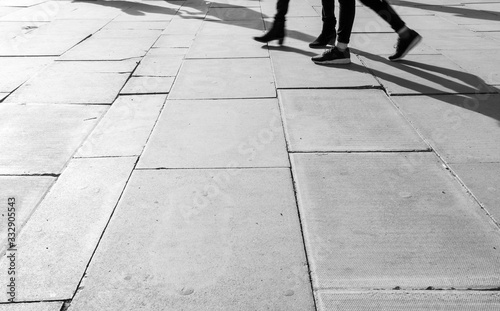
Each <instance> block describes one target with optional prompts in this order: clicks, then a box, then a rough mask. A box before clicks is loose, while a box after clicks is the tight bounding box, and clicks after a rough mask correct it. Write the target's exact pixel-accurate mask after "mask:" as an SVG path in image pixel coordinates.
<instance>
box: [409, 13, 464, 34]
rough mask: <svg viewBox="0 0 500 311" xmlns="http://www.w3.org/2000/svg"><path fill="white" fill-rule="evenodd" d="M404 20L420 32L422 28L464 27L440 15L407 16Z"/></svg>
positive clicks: (441, 29) (446, 28) (457, 29)
mask: <svg viewBox="0 0 500 311" xmlns="http://www.w3.org/2000/svg"><path fill="white" fill-rule="evenodd" d="M403 19H404V22H405V23H406V25H408V27H410V28H412V29H414V30H416V31H417V32H419V31H420V30H424V29H425V30H434V31H436V32H439V31H443V30H453V31H462V30H463V29H464V28H463V27H462V26H459V25H457V24H456V23H454V22H452V21H450V20H447V19H445V18H443V17H441V16H439V15H425V16H423V15H415V16H405V17H404V18H403Z"/></svg>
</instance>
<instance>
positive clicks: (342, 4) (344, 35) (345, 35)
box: [337, 0, 356, 44]
mask: <svg viewBox="0 0 500 311" xmlns="http://www.w3.org/2000/svg"><path fill="white" fill-rule="evenodd" d="M355 14H356V2H355V1H354V0H339V30H338V32H337V41H338V42H341V43H346V44H347V43H349V39H350V38H351V32H352V25H353V24H354V15H355Z"/></svg>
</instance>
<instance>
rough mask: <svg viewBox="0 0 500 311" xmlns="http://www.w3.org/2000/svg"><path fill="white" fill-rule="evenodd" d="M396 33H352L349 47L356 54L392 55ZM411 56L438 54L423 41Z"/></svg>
mask: <svg viewBox="0 0 500 311" xmlns="http://www.w3.org/2000/svg"><path fill="white" fill-rule="evenodd" d="M397 37H398V35H397V34H396V33H354V34H352V36H351V41H350V43H349V47H350V49H351V52H354V53H357V50H359V51H362V52H367V53H370V54H375V55H392V54H394V51H395V49H394V45H395V44H396V42H397ZM411 54H412V55H414V54H440V53H439V52H438V51H436V50H435V49H433V48H431V47H430V46H428V45H427V44H425V41H423V42H422V43H420V44H419V45H417V46H416V47H415V48H414V49H413V50H411Z"/></svg>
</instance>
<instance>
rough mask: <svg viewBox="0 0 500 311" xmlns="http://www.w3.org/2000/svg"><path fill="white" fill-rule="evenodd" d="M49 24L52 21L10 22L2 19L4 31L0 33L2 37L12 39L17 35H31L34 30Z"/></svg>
mask: <svg viewBox="0 0 500 311" xmlns="http://www.w3.org/2000/svg"><path fill="white" fill-rule="evenodd" d="M0 8H1V7H0ZM48 24H50V23H49V22H38V21H19V22H9V21H1V20H0V27H1V29H2V32H1V33H0V39H2V40H5V39H8V40H12V39H13V38H16V37H25V36H26V37H29V36H31V34H32V32H33V31H34V30H36V29H38V28H40V27H42V26H44V25H48ZM7 42H9V41H7Z"/></svg>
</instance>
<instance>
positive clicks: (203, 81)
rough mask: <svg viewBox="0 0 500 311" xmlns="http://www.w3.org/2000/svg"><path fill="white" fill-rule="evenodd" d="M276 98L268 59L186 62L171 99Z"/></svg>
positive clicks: (194, 60)
mask: <svg viewBox="0 0 500 311" xmlns="http://www.w3.org/2000/svg"><path fill="white" fill-rule="evenodd" d="M263 97H276V90H275V85H274V79H273V74H272V69H271V62H270V60H269V59H268V58H244V59H199V60H198V59H192V60H185V61H184V62H183V64H182V67H181V69H180V71H179V74H178V76H177V78H176V80H175V83H174V86H173V87H172V91H171V92H170V95H169V99H212V98H214V99H215V98H217V99H222V98H263Z"/></svg>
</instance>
